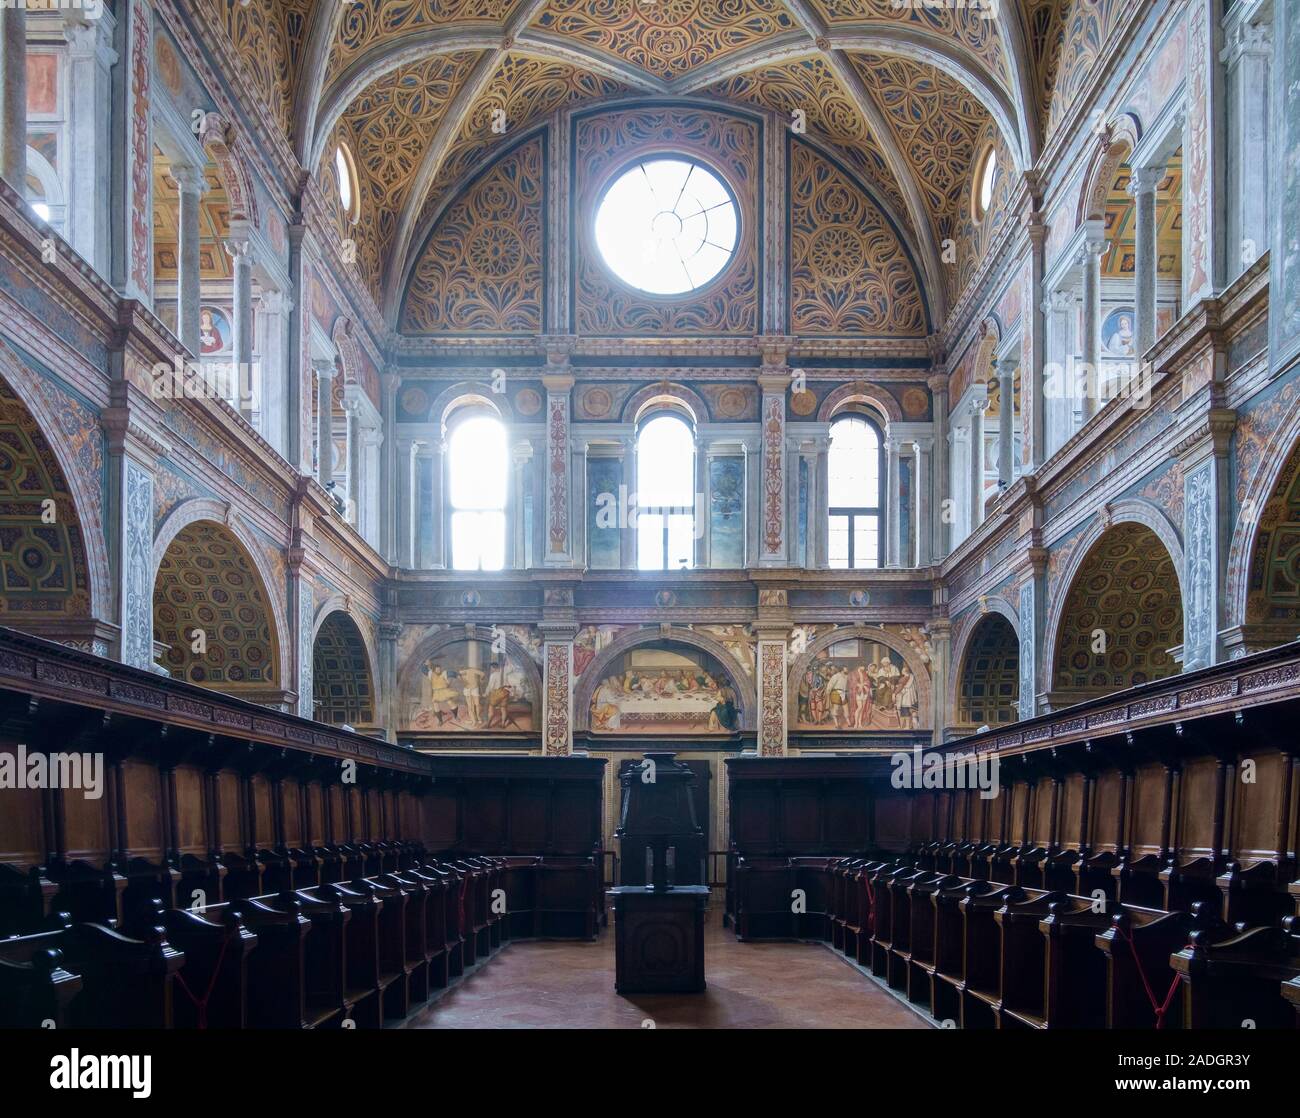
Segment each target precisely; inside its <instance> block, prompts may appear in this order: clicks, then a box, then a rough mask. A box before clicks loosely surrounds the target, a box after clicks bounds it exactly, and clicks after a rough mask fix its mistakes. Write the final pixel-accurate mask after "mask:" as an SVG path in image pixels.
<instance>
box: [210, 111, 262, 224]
mask: <svg viewBox="0 0 1300 1118" xmlns="http://www.w3.org/2000/svg"><path fill="white" fill-rule="evenodd" d="M199 142H200V143H201V144H202V145H203V150H204V151H205V152H206V153H207V154H208V156H209V158H211V160H212V162H213V163H214V164H216V168H217V176H218V178H220V179H221V185H222V186H223V187H224V188H225V191H226V199H227V201H228V202H229V203H230V221H231V223H232V224H233V223H235V222H239V221H243V222H247V223H248V226H249V228H251V229H260V228H261V221H260V220H259V217H258V212H257V194H256V193H255V192H254V190H253V180H252V178H251V177H250V176H249V173H248V170H247V160H246V158H245V157H244V156H243V154H242V152H241V151H240V150H239V149H240V145H239V143H238V141H237V139H236V135H235V129H234V125H232V124H231V123H230V121H228V120H227V119H226V118H225V117H223V116H222V115H221V114H220V113H206V114H204V116H203V119H202V120H201V121H200V122H199Z"/></svg>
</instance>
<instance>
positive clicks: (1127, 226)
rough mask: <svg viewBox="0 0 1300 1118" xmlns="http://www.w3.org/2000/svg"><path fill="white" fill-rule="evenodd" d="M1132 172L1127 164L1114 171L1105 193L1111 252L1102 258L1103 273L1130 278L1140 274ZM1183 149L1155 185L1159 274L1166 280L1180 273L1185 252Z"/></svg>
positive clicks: (1177, 152)
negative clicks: (1131, 186) (1109, 186)
mask: <svg viewBox="0 0 1300 1118" xmlns="http://www.w3.org/2000/svg"><path fill="white" fill-rule="evenodd" d="M1131 175H1132V172H1131V170H1130V169H1129V167H1128V165H1127V164H1124V165H1122V166H1121V167H1120V168H1119V170H1118V171H1117V172H1116V173H1115V181H1114V182H1113V183H1111V188H1110V193H1109V194H1108V195H1107V196H1106V212H1105V222H1106V240H1107V241H1109V242H1110V246H1111V247H1110V251H1109V252H1108V253H1106V255H1105V256H1104V257H1102V261H1101V266H1102V274H1103V275H1106V276H1113V277H1128V276H1134V275H1136V274H1137V206H1136V205H1135V204H1134V201H1133V197H1132V195H1130V194H1129V192H1128V185H1129V179H1130V177H1131ZM1182 197H1183V151H1182V148H1179V149H1178V151H1176V152H1175V153H1174V154H1173V155H1172V156H1171V157H1170V159H1169V162H1168V164H1167V165H1166V166H1165V176H1164V178H1163V179H1161V181H1160V183H1159V185H1158V186H1157V187H1156V246H1157V249H1158V252H1157V256H1158V266H1159V273H1160V275H1161V276H1162V277H1163V278H1165V279H1173V278H1176V277H1177V276H1178V275H1180V274H1181V273H1180V268H1181V264H1182V252H1183V206H1182Z"/></svg>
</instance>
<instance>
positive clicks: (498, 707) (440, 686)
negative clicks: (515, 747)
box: [402, 640, 537, 733]
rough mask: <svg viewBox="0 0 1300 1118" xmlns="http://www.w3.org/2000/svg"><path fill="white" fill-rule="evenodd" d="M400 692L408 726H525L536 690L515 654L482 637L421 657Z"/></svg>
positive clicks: (530, 723) (529, 724)
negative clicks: (406, 686) (495, 649)
mask: <svg viewBox="0 0 1300 1118" xmlns="http://www.w3.org/2000/svg"><path fill="white" fill-rule="evenodd" d="M411 676H412V682H411V683H410V684H409V685H408V690H407V693H406V694H405V695H404V696H403V697H402V707H403V710H402V721H403V723H404V725H405V727H406V728H407V729H408V730H413V731H417V732H433V733H462V732H466V731H469V732H476V731H494V730H495V731H501V732H505V731H515V730H518V731H530V730H532V729H534V728H535V711H536V706H537V694H536V690H535V687H534V685H533V682H532V680H531V678H530V676H529V675H528V673H527V672H525V671H524V669H523V667H522V665H521V664H520V662H519V660H518V659H517V658H516V657H515V656H513V655H510V654H508V653H505V652H501V651H496V652H494V651H493V646H492V642H490V641H485V640H464V641H456V642H454V643H452V644H448V645H445V646H443V647H442V648H440V649H438V651H437V652H435V653H434V654H433V655H431V656H429V657H427V658H424V659H422V660H421V661H420V662H419V663H418V667H417V670H416V671H414V672H413V673H411Z"/></svg>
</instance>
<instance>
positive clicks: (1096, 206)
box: [1075, 113, 1142, 226]
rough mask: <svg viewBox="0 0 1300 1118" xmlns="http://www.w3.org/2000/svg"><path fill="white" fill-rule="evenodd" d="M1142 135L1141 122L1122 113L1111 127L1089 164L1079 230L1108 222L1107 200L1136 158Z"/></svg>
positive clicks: (1078, 220) (1108, 126) (1080, 196)
mask: <svg viewBox="0 0 1300 1118" xmlns="http://www.w3.org/2000/svg"><path fill="white" fill-rule="evenodd" d="M1141 135H1142V125H1141V122H1140V121H1139V120H1138V119H1137V117H1136V116H1134V115H1133V114H1132V113H1122V114H1121V115H1120V116H1119V117H1118V118H1117V119H1116V120H1114V121H1113V122H1112V123H1110V124H1109V125H1107V127H1106V131H1105V133H1104V135H1102V136H1101V138H1100V139H1098V141H1097V143H1096V145H1095V146H1094V149H1093V152H1092V155H1091V157H1090V159H1089V161H1088V171H1087V173H1086V174H1085V175H1084V178H1083V190H1082V191H1081V192H1080V194H1079V211H1078V214H1077V215H1076V221H1075V224H1076V226H1078V225H1082V224H1083V223H1084V222H1085V221H1104V220H1105V217H1106V197H1107V195H1109V194H1110V191H1111V187H1112V186H1113V184H1114V182H1115V175H1116V174H1117V173H1118V172H1119V169H1120V167H1122V166H1123V165H1124V164H1125V163H1127V162H1128V161H1129V159H1130V158H1132V155H1133V150H1134V148H1136V147H1137V144H1138V140H1139V139H1141Z"/></svg>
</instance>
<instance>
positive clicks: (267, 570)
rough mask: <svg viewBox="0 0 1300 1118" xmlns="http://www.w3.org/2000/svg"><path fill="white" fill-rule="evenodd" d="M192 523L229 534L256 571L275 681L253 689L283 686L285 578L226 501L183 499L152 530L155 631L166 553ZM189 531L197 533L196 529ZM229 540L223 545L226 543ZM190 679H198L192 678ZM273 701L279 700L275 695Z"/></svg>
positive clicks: (286, 671) (286, 669)
mask: <svg viewBox="0 0 1300 1118" xmlns="http://www.w3.org/2000/svg"><path fill="white" fill-rule="evenodd" d="M204 525H210V526H211V528H210V529H207V528H203V526H204ZM193 526H199V531H200V532H205V533H208V532H211V530H212V529H217V530H219V531H220V533H222V534H224V535H225V536H227V537H229V543H233V544H234V545H236V546H237V549H238V552H239V553H240V554H241V555H242V557H243V559H244V561H245V562H246V563H247V564H248V565H249V566H250V567H251V569H252V572H253V573H254V574H255V576H256V582H257V584H258V585H257V589H258V590H260V591H261V595H262V602H263V604H264V607H265V608H266V609H267V610H268V611H269V617H268V619H267V620H268V622H269V626H268V628H269V638H268V644H269V649H270V660H271V663H272V665H273V671H274V683H273V684H267V685H266V686H265V687H261V688H256V689H255V690H260V691H268V692H269V691H270V690H276V689H282V688H284V687H285V686H286V681H287V680H289V679H290V678H291V677H292V670H291V664H290V661H289V656H290V654H291V651H292V650H291V647H290V645H291V642H290V641H289V639H288V637H289V633H290V628H289V625H288V621H287V618H286V616H285V603H284V601H283V600H282V599H283V594H284V590H285V584H284V579H283V577H282V576H281V575H278V574H277V573H276V572H275V571H274V570H272V568H271V566H270V564H269V563H268V562H267V560H266V556H265V554H264V552H263V551H262V548H261V546H260V545H259V543H258V541H257V539H256V537H255V536H254V535H253V534H252V532H251V530H250V529H249V528H248V527H247V526H246V525H245V524H244V522H243V520H242V518H241V517H239V516H238V515H235V514H234V513H233V512H232V509H231V506H230V505H229V504H228V503H227V502H225V501H217V500H213V499H211V498H208V497H196V498H193V499H191V500H188V501H184V502H182V503H181V504H179V505H177V506H176V508H175V509H173V510H172V512H171V513H170V514H169V515H168V516H167V518H166V519H165V520H164V521H163V522H162V524H160V525H159V526H158V528H157V530H156V531H155V533H154V542H153V570H154V575H153V579H152V582H151V586H152V587H153V592H154V602H155V619H154V628H155V633H156V632H157V628H158V619H157V603H158V581H159V577H160V575H161V574H162V566H163V560H164V559H165V558H166V556H167V552H168V549H169V548H170V547H171V546H172V544H173V543H174V542H175V541H176V540H177V539H178V537H180V535H181V534H182V533H184V532H187V531H188V530H189V529H191V527H193ZM192 535H196V536H197V533H195V534H192ZM197 538H198V539H199V540H200V542H198V543H196V542H195V540H193V539H191V540H188V541H186V543H187V546H188V548H189V549H190V550H193V549H194V548H195V547H201V546H202V542H201V539H202V537H201V536H197ZM229 543H228V544H227V545H226V546H229ZM236 566H238V564H236ZM227 592H228V591H227ZM201 620H202V619H200V621H201ZM191 682H199V681H198V680H191ZM222 689H223V690H224V689H225V688H222ZM250 689H252V688H250ZM276 701H277V702H278V701H280V700H278V699H277V700H276Z"/></svg>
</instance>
